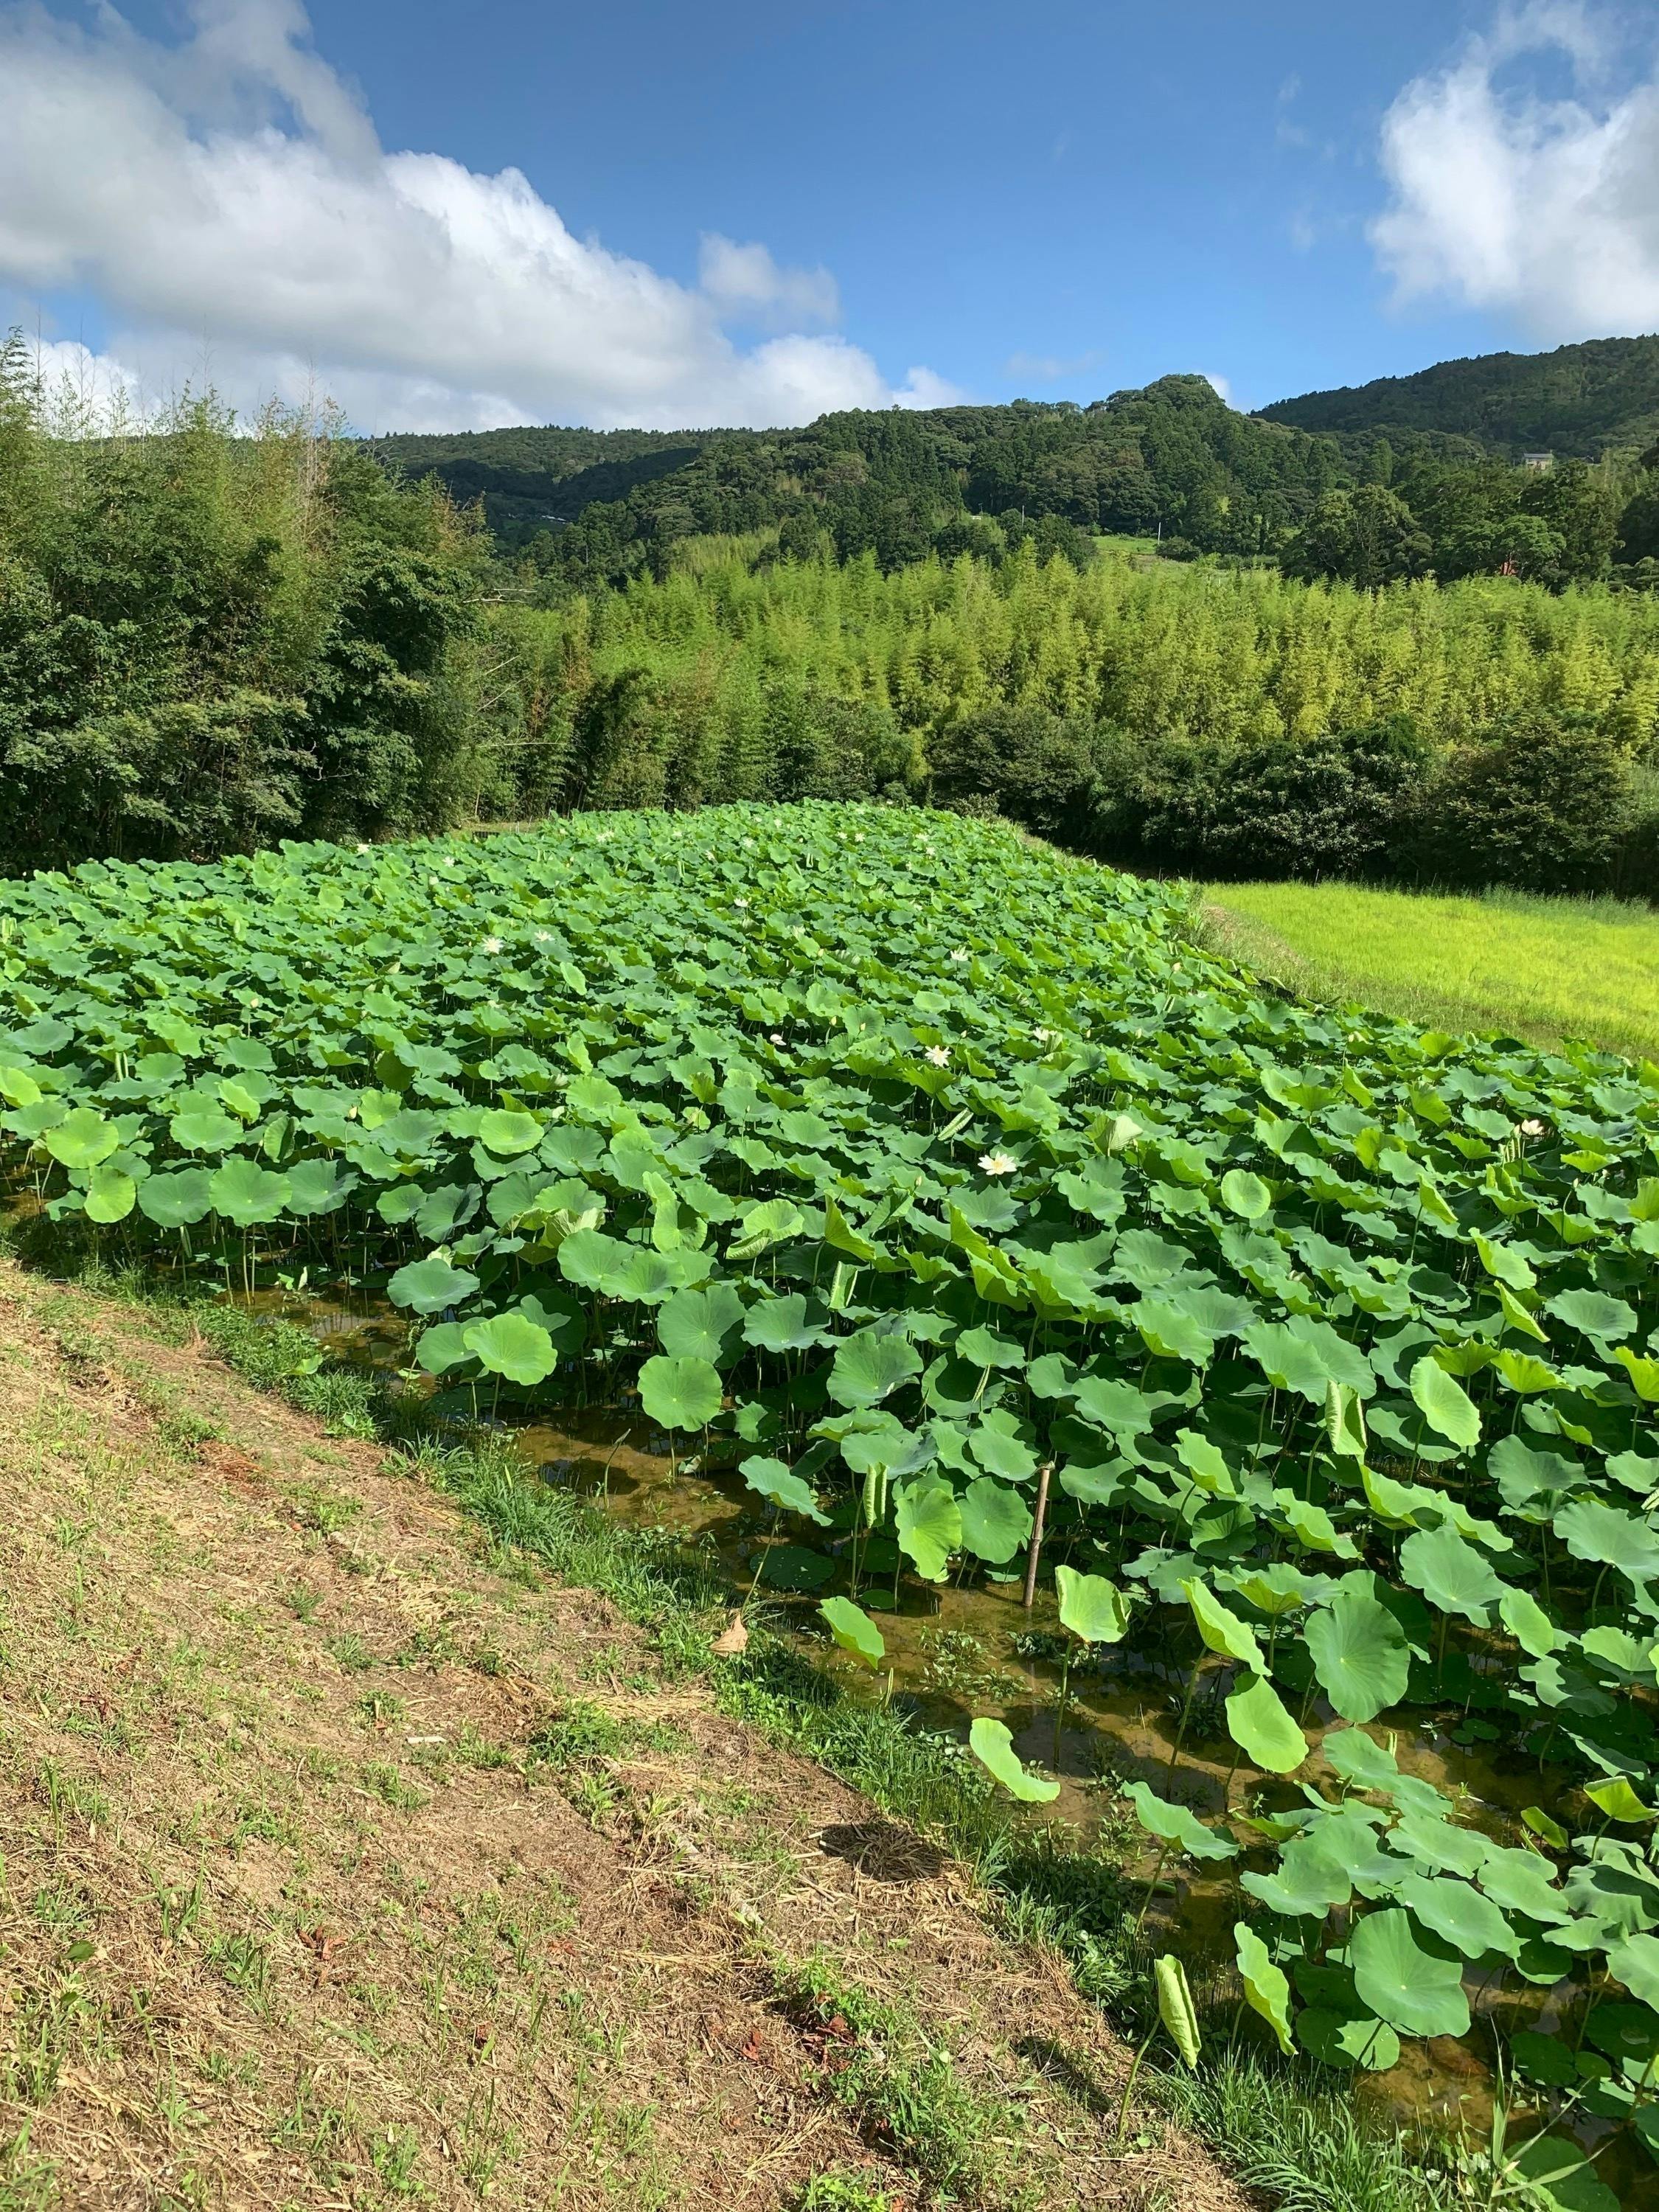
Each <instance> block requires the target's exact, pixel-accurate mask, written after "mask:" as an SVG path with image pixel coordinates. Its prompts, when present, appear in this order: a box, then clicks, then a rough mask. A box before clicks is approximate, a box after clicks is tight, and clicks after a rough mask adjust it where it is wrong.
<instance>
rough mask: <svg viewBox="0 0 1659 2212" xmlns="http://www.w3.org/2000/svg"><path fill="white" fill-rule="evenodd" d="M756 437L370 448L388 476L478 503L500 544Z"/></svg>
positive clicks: (461, 439) (472, 437) (391, 442)
mask: <svg viewBox="0 0 1659 2212" xmlns="http://www.w3.org/2000/svg"><path fill="white" fill-rule="evenodd" d="M758 435H760V434H759V433H758V432H756V431H752V430H561V429H556V428H546V429H538V428H534V427H532V426H528V425H526V426H525V427H522V428H513V429H507V430H460V431H450V432H437V433H427V432H422V431H402V432H398V434H396V435H393V436H391V437H386V438H375V439H372V440H371V441H369V446H370V450H371V451H372V452H373V453H374V454H375V455H376V456H377V457H378V458H379V459H380V460H381V461H382V462H383V463H384V464H385V465H386V466H387V467H389V468H391V469H392V470H394V471H398V472H400V473H401V474H403V475H404V476H406V477H411V478H418V477H427V476H436V477H441V479H442V481H443V483H444V486H445V489H447V491H448V493H449V495H450V497H451V498H452V499H454V500H457V501H460V502H461V503H462V504H463V505H465V506H471V504H472V502H473V501H475V500H478V499H482V500H483V507H484V520H486V521H487V522H488V523H489V527H490V530H491V531H492V532H493V533H494V534H495V537H496V538H498V539H500V541H501V543H502V544H505V545H517V544H523V543H524V542H525V540H526V539H527V538H533V537H534V536H535V535H536V533H537V532H538V531H542V530H552V529H557V528H559V527H560V526H562V525H563V524H564V523H567V522H570V521H573V520H574V519H575V517H576V516H577V515H578V514H580V513H581V511H582V509H583V507H587V506H590V505H591V504H592V502H593V501H596V500H617V499H623V498H625V497H626V496H627V495H628V494H629V492H630V491H631V490H632V489H634V488H635V485H636V484H642V483H651V482H652V480H653V478H655V477H661V476H667V475H669V474H671V472H672V471H674V470H676V469H682V468H684V466H685V465H686V463H687V462H688V461H693V460H695V459H696V457H697V455H698V454H699V453H701V452H702V448H703V447H705V446H706V445H708V443H709V441H711V440H712V439H715V438H720V439H727V440H732V441H738V442H739V443H740V442H741V441H744V439H751V438H754V437H757V436H758Z"/></svg>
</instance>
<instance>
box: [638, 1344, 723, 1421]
mask: <svg viewBox="0 0 1659 2212" xmlns="http://www.w3.org/2000/svg"><path fill="white" fill-rule="evenodd" d="M723 1400H724V1393H723V1391H722V1389H721V1387H720V1370H719V1369H718V1368H717V1367H715V1366H714V1364H712V1362H710V1361H709V1360H707V1359H698V1358H669V1357H667V1356H666V1355H665V1354H664V1353H662V1352H658V1353H657V1354H656V1355H655V1356H654V1357H653V1358H650V1359H647V1361H646V1363H645V1364H644V1366H643V1367H641V1370H640V1403H641V1405H642V1406H643V1407H644V1408H645V1410H646V1412H647V1413H648V1414H649V1416H650V1417H651V1419H653V1421H655V1422H656V1423H657V1425H658V1426H659V1428H664V1429H702V1428H706V1427H707V1426H708V1423H709V1422H710V1421H712V1420H713V1419H714V1416H715V1414H716V1413H719V1411H720V1407H721V1404H722V1402H723Z"/></svg>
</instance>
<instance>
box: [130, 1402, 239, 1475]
mask: <svg viewBox="0 0 1659 2212" xmlns="http://www.w3.org/2000/svg"><path fill="white" fill-rule="evenodd" d="M139 1395H140V1397H141V1398H142V1399H143V1402H144V1405H145V1407H146V1408H147V1410H148V1411H149V1413H150V1415H151V1416H152V1418H153V1419H154V1420H155V1426H156V1429H157V1431H159V1433H160V1436H161V1442H162V1443H164V1444H165V1445H166V1446H167V1449H168V1450H169V1451H171V1452H172V1453H173V1455H175V1457H177V1458H179V1459H193V1458H194V1457H195V1455H196V1454H197V1452H198V1451H200V1449H202V1446H203V1445H204V1444H205V1443H211V1442H212V1441H213V1439H214V1437H217V1436H222V1435H223V1433H224V1431H223V1430H222V1428H221V1427H220V1425H219V1424H218V1422H217V1421H210V1420H206V1419H204V1418H203V1416H202V1415H201V1414H200V1413H191V1412H189V1411H188V1410H186V1409H184V1408H181V1407H177V1406H167V1405H163V1404H160V1403H152V1402H151V1399H150V1395H149V1393H147V1392H144V1391H141V1392H140V1393H139Z"/></svg>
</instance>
